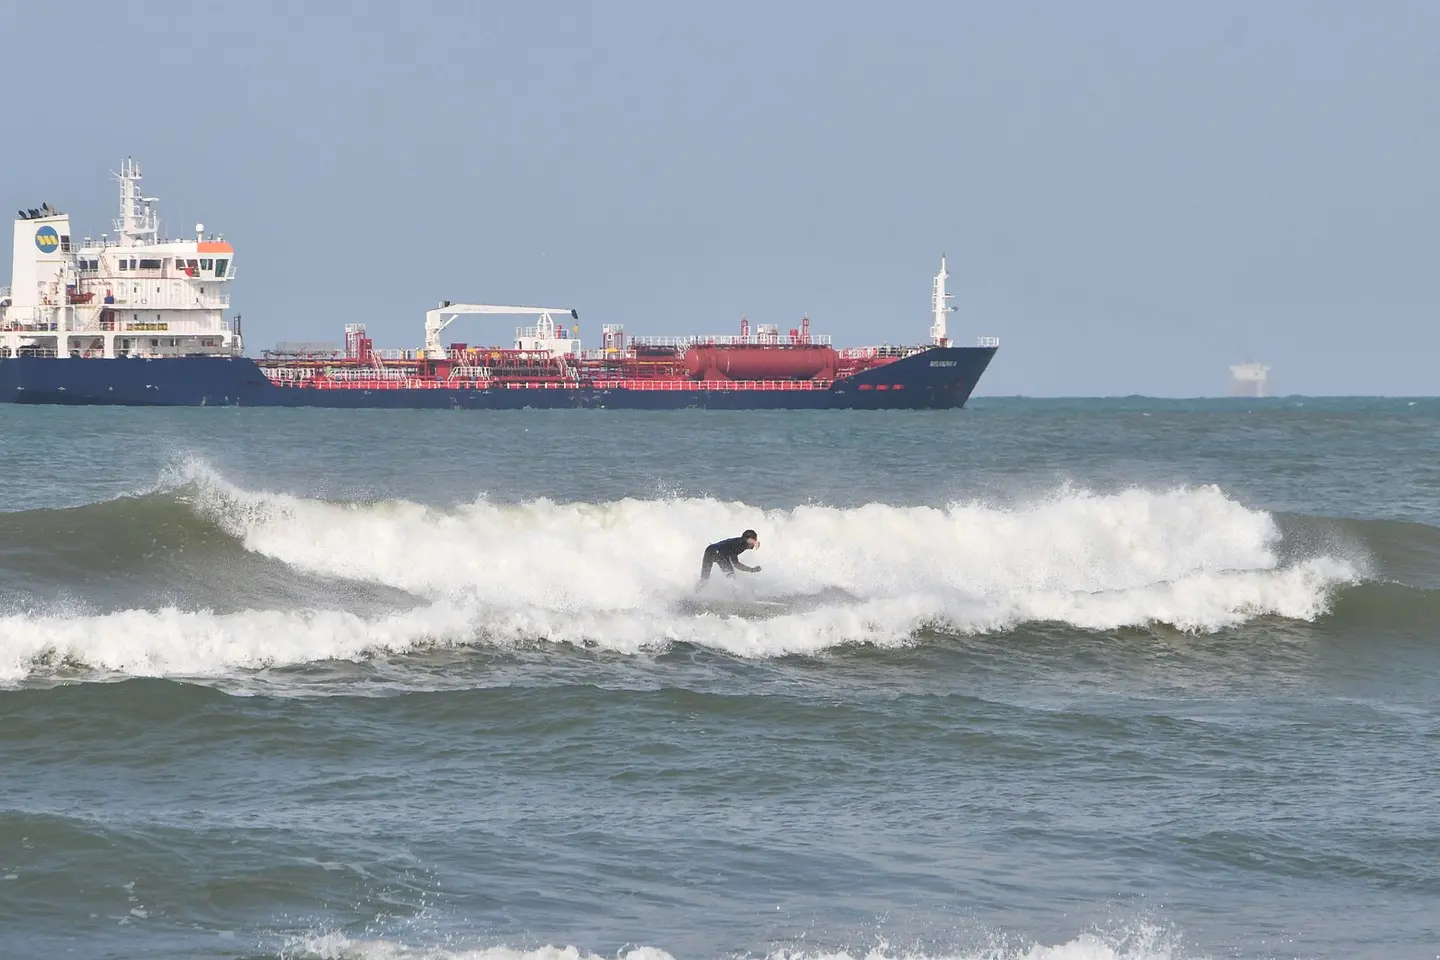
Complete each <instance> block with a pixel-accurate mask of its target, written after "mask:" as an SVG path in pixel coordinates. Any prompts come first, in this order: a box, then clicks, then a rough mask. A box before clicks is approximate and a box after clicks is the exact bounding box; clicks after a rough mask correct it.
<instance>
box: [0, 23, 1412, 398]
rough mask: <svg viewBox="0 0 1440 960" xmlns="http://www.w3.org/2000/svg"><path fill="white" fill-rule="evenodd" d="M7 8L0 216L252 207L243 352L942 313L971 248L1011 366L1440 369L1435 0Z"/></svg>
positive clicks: (969, 273)
mask: <svg viewBox="0 0 1440 960" xmlns="http://www.w3.org/2000/svg"><path fill="white" fill-rule="evenodd" d="M0 37H3V38H4V54H3V58H4V59H3V61H0V62H3V64H4V72H5V77H6V81H5V86H6V91H7V96H6V101H7V104H6V110H5V112H4V127H3V129H4V134H3V140H0V144H3V146H0V194H3V196H0V210H14V209H15V208H17V207H20V206H36V205H38V204H39V203H41V202H42V201H49V202H50V203H52V204H55V205H56V206H58V207H60V208H61V209H64V210H66V211H67V212H69V213H71V214H72V217H73V218H74V219H75V226H76V230H77V233H80V234H82V235H83V234H91V235H98V234H99V233H100V232H102V231H106V230H108V229H109V218H110V217H112V216H114V215H115V210H114V208H115V206H116V202H117V201H116V194H115V192H114V191H115V184H114V183H113V182H111V181H110V180H109V179H108V176H109V171H110V170H113V169H116V168H118V165H119V162H120V159H121V158H122V157H123V156H124V155H126V154H132V155H134V156H135V157H136V159H137V160H139V161H140V162H141V164H142V166H143V168H144V171H145V174H146V180H145V184H146V189H147V191H148V192H150V193H151V194H153V195H156V196H158V197H159V198H160V212H161V217H162V226H163V227H165V229H166V230H167V232H169V233H171V234H172V235H174V234H179V233H182V232H185V231H187V230H188V229H189V228H190V227H191V226H192V225H193V224H194V223H195V221H196V220H202V221H204V223H205V225H206V227H207V229H210V230H217V231H223V232H224V233H225V234H226V237H227V238H228V239H231V240H233V241H234V242H235V244H236V246H237V249H238V253H237V261H236V265H237V268H238V280H237V282H236V285H235V287H234V291H233V292H234V295H235V304H236V309H237V310H238V312H240V313H241V314H243V316H244V318H245V327H246V335H247V341H248V346H249V348H250V351H251V352H252V353H253V352H257V351H258V350H259V349H261V348H263V347H266V346H270V345H271V344H273V343H274V342H275V341H276V340H298V339H327V340H335V341H339V340H340V339H341V327H342V324H344V323H345V322H347V321H354V320H359V321H364V322H365V323H367V324H369V326H370V330H371V332H372V334H373V335H374V336H375V337H376V340H377V341H378V342H379V343H380V344H381V345H384V346H411V347H414V346H418V345H419V344H420V342H421V323H422V316H423V313H424V311H425V310H426V309H427V308H428V307H430V306H432V305H433V304H434V302H435V301H437V300H439V299H450V300H481V301H488V302H514V303H542V302H543V303H544V304H545V305H556V306H563V307H570V306H574V307H576V308H577V309H578V310H579V311H580V317H581V333H582V334H583V335H584V336H585V339H586V340H587V341H588V342H589V343H591V344H592V345H594V344H595V343H596V341H598V338H599V333H600V325H601V324H602V323H605V322H622V323H624V324H626V327H627V329H628V330H629V331H631V332H633V333H650V334H660V333H689V332H731V331H733V330H734V329H735V328H736V327H737V325H738V322H739V318H740V315H741V314H742V313H746V314H748V315H749V316H750V318H751V320H752V321H753V322H774V323H778V324H780V325H781V326H782V327H787V328H788V327H789V326H793V325H796V324H797V323H798V321H799V318H800V315H801V314H802V313H804V312H807V311H808V312H809V314H810V316H811V319H812V321H813V323H814V325H815V328H816V330H817V332H829V333H831V334H833V335H834V336H835V338H836V340H837V342H840V343H843V344H846V345H856V344H864V343H871V342H882V341H885V340H889V341H891V342H913V341H919V340H921V339H923V338H924V337H925V336H926V333H927V330H928V325H929V320H930V318H929V315H928V310H929V295H930V278H931V276H932V275H933V274H934V272H935V269H936V267H937V265H938V259H939V255H940V253H941V251H944V252H946V253H948V254H949V257H950V270H951V273H952V281H951V283H952V289H953V291H954V293H955V294H956V300H955V303H956V305H957V306H958V307H959V310H958V312H957V313H956V314H954V315H953V316H952V327H951V329H952V332H953V334H954V335H955V336H956V337H957V339H962V340H969V339H970V338H972V337H974V336H978V335H995V336H999V337H1001V338H1002V346H1001V351H1000V354H999V355H998V356H997V358H996V361H995V363H994V364H993V365H992V366H991V368H990V371H989V373H988V374H987V376H986V378H985V380H983V381H982V383H981V389H980V391H979V393H980V394H992V395H993V394H1014V393H1026V394H1031V395H1055V394H1067V395H1110V394H1127V393H1146V394H1154V395H1163V396H1174V395H1203V394H1217V393H1223V392H1225V390H1226V389H1227V381H1228V372H1227V369H1226V368H1227V366H1228V365H1229V364H1230V363H1233V362H1237V361H1239V360H1241V359H1244V358H1245V357H1247V356H1250V357H1253V358H1255V359H1261V360H1264V361H1266V362H1269V363H1271V364H1272V365H1273V366H1274V371H1273V372H1272V379H1273V382H1274V385H1275V387H1276V388H1277V389H1278V390H1281V391H1285V392H1301V393H1312V394H1314V393H1392V394H1393V393H1411V394H1434V393H1440V389H1437V387H1440V349H1437V348H1440V334H1437V332H1436V320H1437V317H1440V311H1437V307H1440V270H1437V265H1440V241H1437V224H1440V188H1437V186H1436V176H1437V172H1440V122H1437V121H1440V3H1437V2H1434V0H1428V2H1427V0H1414V2H1402V0H1388V2H1376V0H1369V2H1363V3H1362V2H1359V0H1355V2H1347V3H1341V2H1323V0H1306V2H1298V0H1297V2H1279V0H1249V2H1213V0H1207V2H1203V3H1183V4H1182V3H1177V2H1169V3H1166V2H1153V0H1152V2H1141V0H1135V2H1125V3H1122V2H1100V0H1087V2H1069V0H1066V2H1061V0H1056V2H1049V3H1032V2H1015V0H1007V2H998V0H997V2H989V3H965V2H955V0H951V2H944V3H938V2H937V3H899V2H888V3H884V4H880V3H872V4H866V5H864V6H863V7H860V6H857V5H853V4H835V3H826V4H821V3H808V4H803V5H802V4H799V3H778V2H771V3H753V2H727V3H714V4H706V5H704V6H701V5H697V4H680V3H669V4H661V3H652V4H637V3H623V2H617V3H607V4H600V3H578V2H577V3H552V4H543V3H510V4H504V5H501V4H479V3H427V2H416V0H410V2H404V3H400V2H387V3H375V2H370V3H346V4H344V5H343V6H342V5H340V4H332V5H325V6H321V5H319V4H314V5H312V4H308V3H307V4H301V3H293V2H258V3H257V2H252V0H244V2H239V0H235V2H230V3H223V4H222V3H197V2H191V0H186V2H182V3H173V2H160V0H157V2H146V3H141V4H124V3H113V2H107V3H91V2H81V3H75V2H61V0H29V2H24V3H21V2H8V3H5V4H3V6H0ZM8 238H9V233H8V231H7V232H6V233H5V234H3V237H0V243H7V244H8ZM5 263H6V264H7V265H8V263H9V252H8V249H7V250H6V251H5ZM0 282H8V270H6V271H5V279H4V280H3V281H0ZM513 327H514V323H513V322H512V321H510V320H509V319H503V320H499V321H496V320H490V321H485V320H480V319H475V320H463V319H462V320H460V321H457V322H456V324H455V325H454V326H453V327H452V328H451V332H452V333H453V334H454V335H455V338H456V339H462V340H468V341H470V342H507V341H509V340H510V339H511V338H512V337H513Z"/></svg>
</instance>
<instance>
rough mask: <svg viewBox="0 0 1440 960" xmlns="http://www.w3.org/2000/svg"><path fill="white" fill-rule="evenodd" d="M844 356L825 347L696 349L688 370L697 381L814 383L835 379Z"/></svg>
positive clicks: (687, 362) (687, 353)
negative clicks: (796, 381) (814, 381)
mask: <svg viewBox="0 0 1440 960" xmlns="http://www.w3.org/2000/svg"><path fill="white" fill-rule="evenodd" d="M839 360H840V355H839V354H838V353H836V352H835V350H834V348H833V347H829V346H824V345H822V344H813V343H812V344H804V345H802V346H793V347H792V346H785V347H775V346H771V347H767V346H735V347H721V346H696V347H691V348H690V349H689V350H687V351H685V369H686V370H687V371H689V373H690V376H691V377H693V378H694V379H696V380H811V379H814V378H815V377H817V376H820V375H822V374H824V375H825V376H826V377H827V378H833V377H834V376H835V367H836V364H838V363H839Z"/></svg>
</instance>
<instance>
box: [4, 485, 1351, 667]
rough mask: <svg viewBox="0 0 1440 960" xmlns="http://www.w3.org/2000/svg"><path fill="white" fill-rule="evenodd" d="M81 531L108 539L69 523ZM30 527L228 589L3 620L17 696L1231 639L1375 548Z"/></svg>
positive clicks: (908, 531) (305, 526)
mask: <svg viewBox="0 0 1440 960" xmlns="http://www.w3.org/2000/svg"><path fill="white" fill-rule="evenodd" d="M77 511H82V512H83V511H91V513H90V514H89V515H88V516H87V518H86V519H87V521H94V520H96V519H97V518H98V517H99V516H101V515H102V513H103V516H104V523H101V524H98V525H97V524H95V523H92V522H87V523H84V524H79V523H74V522H71V520H73V517H72V518H71V519H70V520H67V519H66V518H67V517H70V516H71V515H73V514H75V513H76V512H77ZM137 518H139V520H137ZM12 519H13V521H14V522H12V523H11V524H10V527H9V530H10V533H9V534H0V562H4V563H16V562H20V561H22V560H24V559H25V558H26V557H29V558H30V560H32V561H33V560H35V558H36V557H39V558H42V559H43V558H48V560H47V562H50V563H52V564H53V563H57V562H59V561H57V560H56V559H55V558H56V556H58V555H60V554H63V553H66V551H68V552H69V553H71V554H74V555H75V557H76V558H77V559H76V560H75V562H77V563H78V562H80V560H79V559H78V558H79V557H80V556H81V555H82V554H83V555H84V556H87V557H89V558H90V560H89V561H88V562H92V563H100V564H101V565H102V566H103V565H104V564H106V563H109V562H111V561H107V560H106V556H107V555H109V556H112V557H113V556H115V555H126V556H131V557H132V558H139V557H143V558H148V561H149V562H150V563H152V564H153V566H152V567H151V568H150V569H153V570H156V571H159V574H157V575H163V576H166V577H178V576H180V575H181V574H180V572H179V568H178V567H175V566H173V565H172V566H171V567H167V566H166V565H165V564H166V563H172V564H175V563H178V561H176V560H175V557H176V556H178V555H179V554H180V551H181V550H182V548H183V550H184V551H188V553H186V555H185V567H184V573H185V575H186V576H189V577H190V578H191V579H192V580H194V579H196V577H197V576H198V575H197V574H196V573H195V570H196V565H197V564H199V565H201V567H202V568H203V569H204V570H205V571H206V573H205V576H204V578H203V579H204V582H206V583H208V584H209V586H208V588H207V589H209V590H211V591H212V595H211V596H210V597H209V598H208V602H200V603H194V602H192V603H189V604H175V603H169V604H152V605H143V604H141V605H131V606H120V607H118V608H115V609H109V610H99V611H97V610H94V609H90V608H86V607H85V605H84V604H80V603H76V604H71V605H69V606H66V605H65V604H57V603H53V602H52V603H48V604H40V605H38V606H37V605H34V604H32V605H30V606H29V607H28V608H25V609H21V608H19V607H18V606H17V604H16V603H15V601H14V600H13V598H12V601H11V604H10V606H11V610H10V612H8V613H5V614H3V615H0V681H11V682H13V681H16V680H21V679H24V678H25V677H26V676H28V675H30V674H32V673H33V672H35V671H37V670H42V669H44V670H53V669H57V668H61V667H67V666H68V667H71V668H81V669H92V670H101V671H112V672H118V673H121V674H126V675H213V674H219V673H224V672H226V671H232V670H236V669H248V668H260V667H267V666H283V665H295V664H303V663H311V662H317V661H323V660H335V659H360V658H364V657H369V656H376V655H386V654H396V653H405V652H410V651H414V650H417V649H420V648H426V647H435V646H460V645H465V644H490V645H513V644H526V643H532V644H533V643H537V642H549V643H562V644H572V645H576V646H585V647H596V648H601V649H604V650H608V651H614V652H619V653H636V652H640V651H646V650H657V649H663V648H665V647H667V646H670V645H674V644H681V643H683V644H692V645H696V646H701V647H706V648H710V649H713V650H717V651H722V652H725V653H727V654H730V655H735V656H740V657H776V656H784V655H795V654H800V655H807V654H817V653H820V652H823V651H826V650H829V649H832V648H835V647H838V646H842V645H847V644H872V645H876V646H881V647H884V646H894V645H903V644H909V643H914V642H916V640H917V636H919V635H924V634H928V633H940V634H947V635H960V636H963V635H973V634H979V633H988V632H995V631H1004V630H1007V629H1010V628H1013V627H1015V626H1017V625H1020V624H1024V623H1033V622H1040V621H1045V622H1058V623H1063V624H1068V625H1070V626H1073V627H1075V628H1080V629H1086V630H1114V629H1122V628H1149V627H1154V626H1166V627H1170V628H1174V629H1178V630H1184V631H1201V632H1210V631H1216V630H1220V629H1224V628H1227V627H1233V626H1236V625H1239V624H1242V623H1244V622H1246V621H1249V620H1252V619H1254V618H1258V617H1281V618H1291V619H1296V620H1313V619H1315V618H1317V617H1320V616H1322V615H1324V614H1325V613H1327V612H1328V611H1329V609H1330V606H1331V603H1332V600H1333V596H1334V592H1335V588H1336V587H1337V586H1340V585H1344V584H1351V583H1356V582H1359V581H1360V580H1361V579H1363V578H1364V577H1365V575H1366V567H1367V564H1368V560H1367V558H1366V557H1365V556H1364V555H1363V554H1364V551H1363V550H1362V549H1360V548H1356V547H1345V546H1336V545H1335V544H1334V543H1330V542H1326V541H1324V540H1323V538H1322V539H1320V540H1317V541H1315V542H1314V543H1311V544H1309V545H1307V546H1306V547H1305V548H1304V549H1302V550H1298V551H1297V550H1295V549H1293V548H1287V546H1286V544H1285V542H1284V541H1285V538H1284V536H1283V535H1282V531H1281V528H1280V526H1279V524H1278V523H1277V521H1276V519H1275V518H1274V517H1273V516H1272V515H1271V514H1269V513H1267V512H1265V511H1262V510H1257V509H1252V508H1249V507H1246V506H1244V505H1242V504H1240V503H1238V502H1236V501H1235V500H1233V499H1232V498H1230V497H1228V496H1227V495H1226V494H1225V493H1224V492H1223V491H1222V490H1220V489H1219V488H1217V487H1214V486H1199V487H1189V488H1177V489H1169V490H1160V491H1155V490H1143V489H1135V490H1129V491H1126V492H1122V493H1117V494H1105V495H1100V494H1093V493H1089V492H1086V491H1083V490H1074V489H1061V490H1058V491H1056V492H1054V493H1053V494H1052V495H1050V496H1048V497H1045V498H1042V499H1038V500H1034V501H1031V502H1028V503H1024V504H1018V505H1008V506H1003V507H1002V506H995V505H990V504H986V503H978V502H972V503H952V504H949V505H947V506H944V507H899V506H889V505H885V504H879V503H872V504H869V505H867V506H863V507H858V508H853V509H840V508H832V507H826V506H818V505H811V506H799V507H794V508H790V509H783V510H765V509H759V508H755V507H751V506H748V505H746V504H744V503H738V502H720V501H716V500H711V499H685V498H677V499H666V500H641V499H626V500H620V501H616V502H610V503H598V504H591V503H556V502H552V501H549V500H544V499H540V500H534V501H531V502H527V503H522V504H517V505H506V504H499V503H493V502H490V501H489V500H487V499H484V498H481V499H478V500H476V501H475V502H473V503H470V504H467V505H463V506H460V507H456V508H450V509H440V508H436V507H431V506H426V505H423V504H419V503H413V502H407V501H384V502H328V501H323V500H316V499H307V498H304V497H298V496H293V495H289V494H280V493H271V492H265V491H256V490H247V489H243V488H241V487H238V486H236V485H234V484H232V483H230V482H229V481H227V480H226V479H225V478H224V477H222V476H219V475H218V474H216V473H215V472H214V471H213V470H211V469H210V468H209V467H207V466H206V465H205V464H203V463H189V464H187V465H185V466H184V467H183V468H181V469H179V470H177V471H175V472H173V473H171V474H169V475H167V476H166V477H165V478H164V479H163V482H162V483H161V484H160V486H159V487H158V488H157V489H156V490H154V491H151V492H148V493H145V494H142V495H139V496H138V497H136V498H130V499H127V500H120V501H109V502H107V503H103V504H95V505H91V506H88V507H83V508H76V510H73V511H63V510H62V511H43V512H35V513H31V514H28V515H19V516H18V517H14V518H12ZM72 527H73V528H79V527H84V528H85V529H86V530H87V531H88V532H87V533H86V537H87V539H86V540H85V541H84V546H85V549H84V550H83V551H82V550H80V549H78V548H77V547H76V544H75V543H74V542H72V541H70V540H66V539H65V536H64V531H66V530H70V529H71V528H72ZM97 527H98V528H99V529H100V533H97V532H96V531H97ZM747 527H752V528H754V529H756V530H757V531H759V533H760V536H761V549H760V550H759V551H758V552H757V553H756V554H753V555H747V557H749V558H750V559H749V560H748V562H750V563H752V564H761V565H762V566H763V568H764V571H763V573H762V574H760V575H759V576H756V577H744V576H743V575H742V576H741V577H739V578H737V580H736V581H735V582H734V583H728V582H725V581H724V580H723V578H720V579H719V580H718V581H717V582H714V583H712V585H711V587H710V589H709V590H707V591H706V592H705V594H704V596H703V597H701V598H700V599H698V600H697V599H696V597H695V595H694V592H693V588H694V585H695V582H696V578H697V575H698V566H699V554H700V550H701V548H702V547H703V545H704V544H705V543H707V542H710V541H712V540H716V539H719V538H721V537H725V536H733V535H735V534H736V533H738V532H739V531H740V530H742V529H745V528H747ZM105 530H118V531H119V532H118V533H115V534H114V536H113V537H112V538H111V539H105V537H104V536H103V533H104V531H105ZM137 538H138V539H139V540H141V541H144V542H143V545H142V546H141V547H137V546H135V543H136V542H137ZM97 555H98V560H97V559H96V557H97ZM7 558H10V559H7ZM15 558H19V559H18V560H17V559H15ZM27 562H28V561H27ZM206 563H208V564H209V566H208V567H205V566H204V564H206ZM246 563H260V564H262V565H263V566H264V570H265V571H266V576H267V577H268V578H269V579H268V580H266V581H265V582H266V583H267V585H268V586H267V589H270V590H272V591H273V592H275V593H276V594H279V593H281V592H283V590H284V589H285V588H284V587H282V586H280V585H279V584H280V582H282V581H283V582H284V583H286V584H287V585H289V584H293V583H294V582H300V581H304V582H306V583H308V584H310V586H309V592H308V593H307V594H305V596H306V597H307V598H308V600H307V602H306V603H304V604H296V603H287V604H279V603H276V604H268V603H266V604H257V603H255V602H254V596H255V593H256V589H255V588H254V587H253V585H252V586H251V588H250V590H249V593H246V594H244V595H245V596H246V597H247V600H248V601H249V603H248V605H246V606H244V607H242V608H238V609H237V608H234V607H235V605H234V604H233V603H229V602H228V600H227V599H226V594H225V591H227V589H230V587H229V586H227V579H226V578H227V576H229V577H232V578H233V577H234V576H237V575H238V571H241V570H242V568H243V567H244V564H246ZM135 566H136V565H135V564H127V568H134V567H135ZM142 569H144V568H143V567H142ZM277 571H279V573H278V574H277ZM355 584H363V585H371V586H373V587H374V588H376V589H378V590H386V591H389V592H390V593H389V596H390V598H391V599H390V601H389V602H388V606H387V608H386V609H383V610H379V611H368V612H366V611H360V612H357V608H356V606H355V605H352V604H349V603H347V602H345V594H344V590H343V589H341V587H339V586H337V585H351V586H353V585H355ZM235 589H237V590H239V589H241V588H239V587H236V588H235ZM397 597H405V598H408V602H404V603H402V602H398V600H396V599H395V598H397ZM762 602H763V604H762Z"/></svg>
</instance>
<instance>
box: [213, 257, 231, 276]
mask: <svg viewBox="0 0 1440 960" xmlns="http://www.w3.org/2000/svg"><path fill="white" fill-rule="evenodd" d="M229 264H230V261H229V260H216V261H215V276H217V277H223V276H225V268H226V267H227V266H228V265H229Z"/></svg>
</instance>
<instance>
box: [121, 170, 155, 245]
mask: <svg viewBox="0 0 1440 960" xmlns="http://www.w3.org/2000/svg"><path fill="white" fill-rule="evenodd" d="M140 177H141V175H140V165H139V164H138V163H136V162H135V161H134V160H133V159H132V158H130V157H126V158H125V162H124V163H122V164H121V165H120V172H119V173H117V174H115V179H116V180H119V181H120V219H118V220H116V221H115V230H116V232H117V233H119V234H120V246H122V247H136V246H140V245H142V244H146V243H154V242H155V240H156V239H157V237H158V235H159V233H160V223H159V221H158V220H157V219H156V216H155V208H154V207H152V206H150V205H151V204H152V203H154V202H155V201H156V199H157V198H156V197H142V196H141V195H140ZM147 238H148V239H147Z"/></svg>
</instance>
